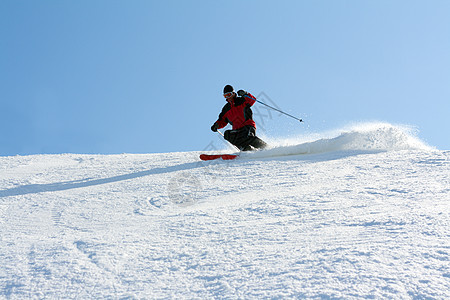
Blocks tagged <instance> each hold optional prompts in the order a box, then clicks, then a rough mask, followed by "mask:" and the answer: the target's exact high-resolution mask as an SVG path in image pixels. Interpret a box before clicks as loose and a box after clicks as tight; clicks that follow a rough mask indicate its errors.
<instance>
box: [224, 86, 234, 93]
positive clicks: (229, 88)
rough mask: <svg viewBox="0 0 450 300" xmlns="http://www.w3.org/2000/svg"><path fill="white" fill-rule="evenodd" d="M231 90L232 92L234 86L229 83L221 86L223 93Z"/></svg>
mask: <svg viewBox="0 0 450 300" xmlns="http://www.w3.org/2000/svg"><path fill="white" fill-rule="evenodd" d="M231 92H234V88H233V87H232V86H231V85H229V84H227V85H226V86H225V87H224V88H223V93H224V94H226V93H231Z"/></svg>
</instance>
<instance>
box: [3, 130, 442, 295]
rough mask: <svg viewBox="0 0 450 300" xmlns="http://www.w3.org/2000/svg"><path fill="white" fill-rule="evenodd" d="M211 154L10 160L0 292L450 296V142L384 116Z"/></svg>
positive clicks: (6, 168)
mask: <svg viewBox="0 0 450 300" xmlns="http://www.w3.org/2000/svg"><path fill="white" fill-rule="evenodd" d="M199 154H200V152H186V153H166V154H143V155H130V154H122V155H78V154H77V155H75V154H61V155H34V156H16V157H0V225H1V226H0V261H1V264H0V298H6V299H25V298H36V299H40V298H61V299H67V298H74V299H86V298H96V299H104V298H113V299H116V298H117V299H142V298H197V299H205V298H227V299H252V298H254V299H261V298H322V299H329V298H345V299H352V298H353V299H360V298H389V299H397V298H401V299H409V298H410V299H413V298H416V299H422V298H431V299H449V298H450V264H449V253H450V239H449V238H450V226H449V225H450V224H449V223H450V219H449V211H450V209H449V208H450V202H449V201H450V163H449V159H450V151H440V150H435V149H432V148H430V147H427V146H426V145H424V144H423V143H421V142H420V141H418V140H417V139H415V138H414V137H413V136H412V135H411V134H409V133H408V132H407V131H405V130H404V129H403V128H400V127H397V126H392V125H389V124H371V125H370V126H356V127H354V128H351V129H350V130H348V131H343V132H339V133H337V134H336V135H335V136H323V137H319V138H316V139H314V140H309V141H303V142H299V141H296V142H291V144H290V145H281V143H280V144H279V146H277V147H274V148H272V149H269V150H266V151H261V152H257V153H253V154H245V155H243V156H242V157H241V158H240V159H238V160H235V161H213V162H201V161H199V160H198V155H199Z"/></svg>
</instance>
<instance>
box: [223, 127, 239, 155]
mask: <svg viewBox="0 0 450 300" xmlns="http://www.w3.org/2000/svg"><path fill="white" fill-rule="evenodd" d="M217 133H219V134H220V135H221V136H222V137H223V139H224V140H225V141H227V140H226V139H225V136H224V135H223V133H222V132H220V131H219V130H217ZM227 142H228V143H230V142H229V141H227ZM230 145H231V146H233V147H234V148H236V150H237V151H241V150H240V149H239V148H238V147H236V146H235V145H233V144H232V143H230Z"/></svg>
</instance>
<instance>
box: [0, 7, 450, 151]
mask: <svg viewBox="0 0 450 300" xmlns="http://www.w3.org/2000/svg"><path fill="white" fill-rule="evenodd" d="M449 15H450V1H439V0H433V1H411V0H407V1H406V0H405V1H402V0H398V1H383V0H381V1H360V0H354V1H335V0H329V1H325V0H322V1H170V0H169V1H137V0H135V1H100V0H98V1H95V0H94V1H87V0H86V1H83V0H81V1H56V0H53V1H32V0H29V1H26V0H14V1H13V0H3V1H1V2H0V37H1V39H0V70H1V72H0V88H1V96H0V105H1V109H0V155H16V154H20V155H25V154H37V153H67V152H69V153H102V154H109V153H124V152H126V153H153V152H173V151H191V150H202V149H204V148H205V147H206V146H207V145H208V144H209V143H210V142H211V141H214V140H215V139H216V138H217V134H214V133H212V132H211V131H210V126H211V124H212V123H213V122H214V121H215V120H216V118H217V115H218V113H219V112H220V110H221V108H222V106H223V105H224V103H225V102H224V98H223V97H222V89H223V86H224V85H225V84H232V85H233V86H234V87H235V88H236V89H245V90H248V91H250V92H252V93H253V94H255V95H261V97H262V98H263V99H262V100H266V101H270V102H271V103H273V104H276V105H277V106H278V107H279V108H281V109H283V110H285V111H287V112H288V113H290V114H293V115H296V116H298V117H300V118H303V119H304V120H305V121H306V122H305V123H304V124H300V123H298V122H296V121H294V120H291V119H289V118H287V117H283V116H279V115H276V116H275V115H273V116H271V117H270V118H268V117H266V118H265V119H264V120H262V121H263V122H264V124H259V125H260V128H259V130H260V131H261V127H262V128H263V129H264V133H262V132H261V134H264V135H265V136H268V137H277V136H287V135H290V136H292V135H296V134H298V135H302V134H308V133H316V132H322V131H326V130H332V129H338V128H340V127H342V126H345V125H347V124H349V123H353V122H366V121H384V122H389V123H393V124H407V125H411V126H414V127H416V128H417V129H418V131H419V137H420V138H421V139H422V140H424V141H425V142H427V143H428V144H430V145H431V146H435V147H437V148H438V149H442V150H448V149H450V138H449V136H450V135H449V132H450V121H449V120H448V115H449V113H450V104H449V103H450V21H449ZM262 93H264V94H262ZM257 105H258V104H257ZM256 109H257V110H259V109H262V107H259V108H256ZM260 115H263V113H262V110H261V111H260ZM256 121H257V123H258V120H256Z"/></svg>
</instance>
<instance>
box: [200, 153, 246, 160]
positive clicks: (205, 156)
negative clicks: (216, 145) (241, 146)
mask: <svg viewBox="0 0 450 300" xmlns="http://www.w3.org/2000/svg"><path fill="white" fill-rule="evenodd" d="M238 156H239V155H237V154H200V159H201V160H214V159H219V158H221V159H223V160H231V159H235V158H236V157H238Z"/></svg>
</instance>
